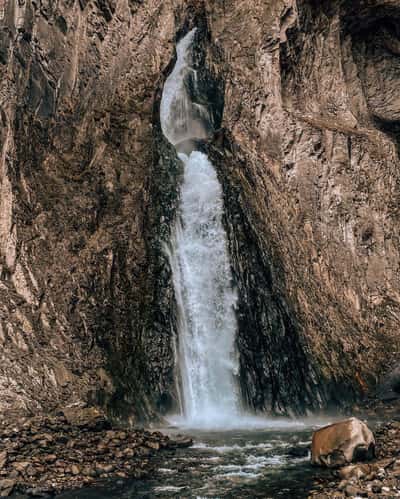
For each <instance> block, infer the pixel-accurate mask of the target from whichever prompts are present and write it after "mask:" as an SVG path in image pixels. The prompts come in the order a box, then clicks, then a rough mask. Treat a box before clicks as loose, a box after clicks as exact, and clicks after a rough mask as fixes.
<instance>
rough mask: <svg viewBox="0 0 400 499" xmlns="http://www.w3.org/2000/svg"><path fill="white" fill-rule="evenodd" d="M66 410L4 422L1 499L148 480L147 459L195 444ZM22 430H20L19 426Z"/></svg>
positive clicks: (93, 413) (151, 466)
mask: <svg viewBox="0 0 400 499" xmlns="http://www.w3.org/2000/svg"><path fill="white" fill-rule="evenodd" d="M80 411H82V409H79V410H78V411H77V410H75V409H74V410H65V411H63V412H62V413H58V414H57V415H56V416H54V417H46V418H45V417H40V416H38V417H34V418H30V419H27V418H24V419H23V420H21V421H20V422H17V424H16V423H15V422H14V426H11V425H10V424H9V423H8V421H7V420H1V421H0V478H1V479H0V497H8V496H9V495H10V494H12V493H13V491H18V493H22V494H25V496H24V497H26V494H28V495H29V496H32V497H47V496H49V495H51V496H54V495H56V494H58V493H61V492H62V491H64V490H68V489H73V488H79V487H82V486H84V485H90V484H91V483H92V482H93V481H95V480H98V479H105V478H107V479H108V478H113V477H114V478H119V479H122V478H124V479H125V478H137V479H142V478H144V477H146V476H147V475H148V474H149V472H150V471H151V470H153V469H154V467H155V463H153V462H152V461H151V460H150V459H148V458H147V456H153V455H155V454H156V452H157V451H159V450H161V449H169V450H171V451H174V450H175V449H176V448H177V447H181V446H188V445H190V444H191V443H192V441H191V440H190V439H187V438H186V437H178V438H177V439H176V440H170V439H169V438H168V437H166V436H165V435H162V434H161V433H159V432H149V431H144V430H126V429H121V428H111V424H110V423H109V422H108V421H107V420H106V418H105V417H104V415H102V414H101V413H99V411H97V410H93V411H92V410H84V411H83V413H82V414H80ZM15 425H16V426H15Z"/></svg>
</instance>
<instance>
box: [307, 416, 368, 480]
mask: <svg viewBox="0 0 400 499" xmlns="http://www.w3.org/2000/svg"><path fill="white" fill-rule="evenodd" d="M374 455H375V439H374V435H373V433H372V431H371V430H370V429H369V428H368V426H367V425H366V424H365V423H363V422H362V421H360V420H359V419H357V418H350V419H346V420H345V421H340V422H338V423H333V424H331V425H329V426H325V427H324V428H320V429H319V430H317V431H315V432H314V434H313V437H312V446H311V462H312V463H313V464H317V465H320V466H326V467H328V468H336V467H339V466H343V465H344V464H348V463H351V462H353V461H355V462H357V461H365V460H368V459H372V458H373V457H374ZM347 471H348V472H349V473H351V472H352V469H351V470H350V469H348V470H347Z"/></svg>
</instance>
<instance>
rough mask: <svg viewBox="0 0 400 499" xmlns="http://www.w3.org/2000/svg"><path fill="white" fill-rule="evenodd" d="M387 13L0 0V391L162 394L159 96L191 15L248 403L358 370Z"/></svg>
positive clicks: (390, 106)
mask: <svg viewBox="0 0 400 499" xmlns="http://www.w3.org/2000/svg"><path fill="white" fill-rule="evenodd" d="M399 19H400V2H399V1H396V0H390V1H389V0H381V1H379V0H368V1H367V0H365V1H361V0H360V1H357V2H354V1H351V2H350V1H348V2H347V1H344V0H343V1H339V0H337V1H330V2H314V1H312V0H302V1H298V2H294V1H293V0H278V1H272V0H270V1H261V0H255V1H253V2H251V5H249V2H245V1H233V0H225V1H224V2H215V1H204V2H201V1H191V2H184V1H180V0H167V1H165V2H158V1H155V0H149V1H146V2H140V1H135V0H102V1H91V2H88V1H86V0H85V1H84V0H79V1H77V0H75V1H74V0H68V1H64V2H61V1H58V2H57V1H56V0H46V1H45V0H41V1H36V2H33V1H31V0H25V1H15V2H14V1H11V0H2V1H0V78H1V86H0V107H1V109H0V137H1V151H2V153H1V169H0V277H1V280H0V311H1V312H0V347H1V349H0V395H1V396H0V410H2V411H4V410H7V411H10V410H18V411H21V410H25V411H38V410H43V409H44V410H49V409H54V408H56V407H58V406H60V405H63V406H64V405H66V404H68V403H75V402H79V401H82V400H89V401H92V402H95V403H100V404H104V405H106V406H108V407H109V408H110V410H113V411H114V412H118V413H119V414H121V412H125V413H126V414H128V413H129V414H133V416H134V417H135V418H145V417H149V416H151V415H154V412H155V411H157V412H158V411H165V410H168V409H169V408H171V407H173V406H176V405H177V397H176V395H177V394H176V374H177V369H176V366H175V365H174V352H173V350H174V344H173V332H174V329H175V312H174V310H175V307H174V296H173V291H172V287H171V282H170V281H171V278H170V270H169V268H168V263H167V259H166V258H165V255H164V254H163V245H164V243H166V242H167V241H168V238H169V231H170V227H171V222H172V220H173V217H174V216H175V208H176V199H177V182H178V181H179V176H180V172H181V166H180V165H179V162H178V161H177V160H176V156H175V153H174V151H173V150H171V148H170V147H169V146H168V145H167V144H166V143H165V141H163V139H162V136H161V134H160V128H159V116H158V106H159V99H160V95H161V94H160V90H161V88H162V84H163V81H164V80H165V77H166V75H167V74H168V72H169V71H170V70H171V68H172V66H173V62H174V60H173V59H174V46H175V43H176V37H177V36H181V35H182V34H183V33H185V32H186V31H187V30H188V29H190V28H191V27H193V26H194V25H196V26H198V27H199V40H198V42H199V49H198V54H197V60H198V66H199V68H203V69H202V70H201V71H200V72H199V81H198V87H199V88H200V90H199V91H198V94H199V95H194V96H193V100H196V98H197V99H198V100H199V102H201V103H203V104H205V103H206V104H207V103H209V104H210V103H211V105H212V106H213V108H214V114H215V116H213V121H214V125H215V126H216V127H221V128H220V130H219V131H218V132H217V133H216V135H215V137H214V139H213V140H212V141H211V142H210V143H209V144H208V145H207V146H206V147H207V148H208V149H209V153H210V155H211V156H212V157H213V162H214V164H216V165H217V166H218V169H219V174H220V176H221V179H222V181H223V187H224V193H225V209H226V227H227V229H228V233H229V238H230V252H231V257H232V266H233V270H234V278H235V281H236V283H237V287H238V291H239V296H240V300H239V301H240V303H239V310H238V316H239V317H238V318H239V335H238V345H239V350H240V354H241V355H240V361H241V368H240V380H241V386H242V392H243V395H244V399H245V401H246V403H247V405H249V406H250V407H253V408H256V409H258V410H273V411H275V412H280V413H288V412H290V411H295V412H304V411H305V410H306V409H319V408H326V407H328V406H337V405H345V404H346V403H348V402H351V401H352V400H354V399H355V398H357V397H358V396H360V395H361V394H362V393H363V392H364V391H365V390H366V389H367V388H368V386H370V385H372V384H374V383H375V381H376V379H377V376H378V374H379V373H380V372H381V371H382V369H383V368H384V366H385V364H386V363H387V361H388V360H389V359H390V358H392V357H393V358H394V357H395V356H396V355H398V348H399V343H400V342H399V341H398V323H399V317H400V315H399V312H400V311H399V300H400V294H399V286H398V282H399V268H398V265H399V261H400V259H399V206H400V204H399V192H400V191H399V184H400V178H399V176H400V173H399V172H400V170H399V156H398V154H399V152H398V144H399V130H400V127H399V116H400V103H399V100H398V91H397V89H398V88H399V79H400V67H399V58H398V54H399V33H398V25H399V23H398V20H399ZM192 90H193V89H192ZM222 110H223V115H222ZM221 118H222V119H221Z"/></svg>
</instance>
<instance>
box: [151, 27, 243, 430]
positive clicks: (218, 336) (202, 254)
mask: <svg viewBox="0 0 400 499" xmlns="http://www.w3.org/2000/svg"><path fill="white" fill-rule="evenodd" d="M195 32H196V30H195V29H194V30H192V31H191V32H189V33H188V34H187V35H186V36H185V37H184V38H183V39H182V40H181V41H180V42H179V43H178V45H177V62H176V64H175V67H174V70H173V71H172V73H171V75H170V76H169V78H168V79H167V81H166V83H165V86H164V91H163V95H162V100H161V112H160V114H161V126H162V130H163V133H164V135H165V137H166V138H167V139H168V140H169V142H171V144H173V145H174V146H175V147H176V149H177V151H178V152H179V151H182V150H185V151H186V152H188V153H189V154H188V155H186V154H183V153H182V152H181V153H180V154H179V157H180V159H181V160H182V161H183V163H184V178H183V183H182V186H181V196H180V207H179V215H180V216H179V217H178V219H177V221H176V224H175V227H174V231H173V236H172V240H171V248H170V250H169V259H170V264H171V268H172V273H173V282H174V288H175V295H176V299H177V304H178V315H179V317H178V334H179V367H180V375H181V386H182V390H181V391H182V393H181V399H182V402H183V413H184V414H183V416H184V419H185V422H186V423H187V424H189V425H193V426H216V425H217V426H218V425H220V424H224V421H230V420H232V419H235V417H236V416H237V415H238V414H239V405H240V404H239V395H238V390H237V386H236V383H235V376H236V374H237V371H238V359H237V352H236V349H235V335H236V318H235V311H234V307H235V304H236V301H237V296H236V292H235V290H234V289H233V287H232V274H231V268H230V262H229V255H228V250H227V239H226V234H225V231H224V228H223V224H222V216H223V201H222V189H221V186H220V184H219V181H218V178H217V174H216V171H215V168H214V166H213V165H212V164H211V162H210V161H209V160H208V158H207V156H206V155H205V154H203V153H202V152H200V151H196V150H191V149H193V144H194V142H191V141H192V140H193V139H202V138H206V137H207V128H206V123H207V117H208V113H207V110H206V109H205V108H203V107H202V106H201V105H198V104H194V103H192V102H191V100H190V97H189V93H188V89H187V86H188V81H189V79H190V78H192V82H194V83H193V84H194V85H195V84H196V72H195V70H194V69H193V68H192V67H191V64H192V52H191V46H192V42H193V39H194V36H195ZM182 144H185V147H183V146H182ZM188 144H192V145H189V146H188Z"/></svg>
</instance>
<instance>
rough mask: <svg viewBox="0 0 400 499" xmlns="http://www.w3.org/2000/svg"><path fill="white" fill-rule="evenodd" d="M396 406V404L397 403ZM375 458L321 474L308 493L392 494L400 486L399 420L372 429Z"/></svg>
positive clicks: (328, 494) (367, 495)
mask: <svg viewBox="0 0 400 499" xmlns="http://www.w3.org/2000/svg"><path fill="white" fill-rule="evenodd" d="M397 409H398V406H397ZM374 433H375V437H376V446H377V449H376V450H377V458H376V459H375V460H374V461H372V462H371V463H365V464H354V465H350V466H345V467H344V468H341V469H339V470H337V471H334V472H333V473H332V474H328V475H325V476H324V477H321V479H320V482H321V483H320V484H319V485H317V486H315V487H313V490H312V491H311V492H310V494H309V497H310V498H312V497H315V498H318V499H319V498H320V497H326V498H330V497H332V498H342V497H371V498H376V497H395V496H396V495H398V491H399V488H400V460H399V444H400V423H399V421H391V422H389V423H385V424H383V425H381V426H379V427H378V428H377V429H376V430H375V432H374Z"/></svg>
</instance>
